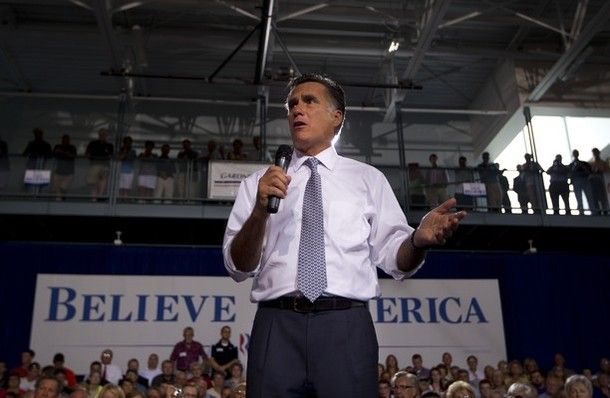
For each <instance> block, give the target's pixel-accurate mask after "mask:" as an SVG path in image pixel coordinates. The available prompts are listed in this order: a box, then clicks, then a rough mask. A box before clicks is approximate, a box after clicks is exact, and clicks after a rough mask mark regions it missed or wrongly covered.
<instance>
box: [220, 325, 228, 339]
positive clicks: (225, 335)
mask: <svg viewBox="0 0 610 398" xmlns="http://www.w3.org/2000/svg"><path fill="white" fill-rule="evenodd" d="M220 337H221V338H223V339H224V340H229V339H230V338H231V328H229V327H224V328H222V329H221V330H220Z"/></svg>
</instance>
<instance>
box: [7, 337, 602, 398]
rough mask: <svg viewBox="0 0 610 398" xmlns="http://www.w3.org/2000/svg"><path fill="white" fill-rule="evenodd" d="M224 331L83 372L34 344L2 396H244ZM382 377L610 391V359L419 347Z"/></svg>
mask: <svg viewBox="0 0 610 398" xmlns="http://www.w3.org/2000/svg"><path fill="white" fill-rule="evenodd" d="M220 336H221V337H220V340H219V341H218V342H217V343H216V344H214V345H212V346H211V350H210V354H209V355H208V354H207V353H206V352H205V350H204V347H203V345H202V344H201V343H200V342H198V341H196V340H194V330H193V328H191V327H187V328H185V329H184V331H183V337H184V339H183V340H181V341H179V342H178V343H176V344H175V345H174V347H173V350H172V352H171V354H170V356H169V357H168V358H166V359H164V360H163V361H162V362H161V363H159V356H158V354H156V353H151V354H150V355H149V356H148V359H147V362H146V366H145V367H143V368H142V367H140V365H139V361H138V359H136V358H132V359H129V361H128V362H127V364H126V367H125V368H124V369H121V367H120V366H119V365H117V364H115V363H113V352H112V350H110V349H104V350H103V351H102V352H101V354H100V358H99V360H94V361H92V362H91V364H90V369H89V372H88V373H87V374H85V375H76V374H75V372H74V371H72V370H71V369H70V368H69V367H67V366H66V365H65V358H64V355H63V354H62V353H57V354H56V355H55V356H54V357H53V364H52V365H48V366H41V365H40V364H39V363H38V362H36V361H35V360H34V359H35V353H34V351H32V350H25V351H24V352H23V353H22V355H21V364H20V365H19V366H17V367H15V368H13V369H10V370H8V369H7V368H6V362H4V361H0V377H1V378H0V398H243V397H245V396H246V379H245V373H244V369H243V366H242V364H241V362H240V361H239V359H238V353H237V348H236V347H235V346H234V345H233V344H232V343H231V328H230V327H229V326H223V327H222V328H221V330H220ZM378 376H379V377H378V387H379V395H378V397H379V398H610V359H608V358H601V359H600V362H599V369H597V370H594V369H582V370H581V371H580V372H579V373H577V372H575V371H574V370H572V369H570V368H569V367H567V365H566V360H565V358H564V356H563V355H562V354H560V353H557V354H555V356H554V358H553V366H552V368H551V369H549V370H548V371H543V370H542V369H541V368H540V367H539V366H538V363H537V361H536V360H535V359H533V358H525V359H524V360H523V361H519V360H512V361H510V362H507V361H505V360H501V361H499V362H498V363H497V364H496V365H495V366H493V365H485V366H484V367H481V366H479V362H478V359H477V357H476V356H474V355H469V356H468V357H467V358H466V366H465V367H460V366H457V365H455V364H454V362H453V356H452V354H451V353H449V352H445V353H443V355H442V358H441V361H440V362H439V363H438V364H437V365H435V366H433V367H431V368H426V367H425V366H424V358H423V357H422V355H420V354H414V355H413V356H412V357H411V364H409V365H408V366H405V367H402V366H400V364H399V361H398V359H397V357H396V356H395V355H393V354H390V355H388V356H387V357H386V358H385V361H384V362H383V363H379V364H378Z"/></svg>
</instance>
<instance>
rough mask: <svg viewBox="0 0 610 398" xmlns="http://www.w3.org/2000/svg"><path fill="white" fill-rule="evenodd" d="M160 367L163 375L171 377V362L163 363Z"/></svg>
mask: <svg viewBox="0 0 610 398" xmlns="http://www.w3.org/2000/svg"><path fill="white" fill-rule="evenodd" d="M161 367H162V369H161V370H162V371H163V374H166V375H171V374H173V373H174V364H172V363H171V362H163V365H161Z"/></svg>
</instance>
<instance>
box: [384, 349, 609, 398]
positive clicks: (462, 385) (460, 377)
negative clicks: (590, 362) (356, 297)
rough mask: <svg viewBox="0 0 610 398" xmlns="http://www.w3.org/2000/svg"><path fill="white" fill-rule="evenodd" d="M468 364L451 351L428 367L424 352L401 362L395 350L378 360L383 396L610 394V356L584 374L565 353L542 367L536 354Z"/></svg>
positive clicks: (564, 397) (599, 397)
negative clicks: (571, 364)
mask: <svg viewBox="0 0 610 398" xmlns="http://www.w3.org/2000/svg"><path fill="white" fill-rule="evenodd" d="M466 364H467V365H466V367H465V368H462V367H459V366H456V365H455V364H454V363H453V356H452V355H451V353H449V352H445V353H443V355H442V358H441V362H440V363H438V364H437V365H436V366H434V367H432V368H426V367H425V366H424V364H423V358H422V356H421V355H420V354H414V355H413V356H412V358H411V364H410V365H409V366H406V367H404V368H403V367H401V366H399V363H398V360H397V358H396V356H395V355H392V354H390V355H388V356H387V357H386V359H385V363H384V364H379V380H378V385H379V398H391V397H394V398H608V397H610V360H609V359H608V358H601V359H600V362H599V369H597V370H595V371H594V370H592V369H582V371H581V372H580V373H576V372H575V371H574V370H572V369H570V368H568V367H567V366H566V360H565V358H564V356H563V355H562V354H561V353H557V354H555V356H554V358H553V366H552V368H551V369H549V370H548V371H546V372H545V371H543V370H542V369H541V368H540V367H539V366H538V363H537V361H536V360H535V359H533V358H525V359H524V360H523V361H519V360H512V361H510V362H507V361H505V360H501V361H499V362H498V363H497V365H496V366H493V365H485V366H484V367H480V366H479V362H478V359H477V357H476V356H474V355H469V356H468V357H467V358H466Z"/></svg>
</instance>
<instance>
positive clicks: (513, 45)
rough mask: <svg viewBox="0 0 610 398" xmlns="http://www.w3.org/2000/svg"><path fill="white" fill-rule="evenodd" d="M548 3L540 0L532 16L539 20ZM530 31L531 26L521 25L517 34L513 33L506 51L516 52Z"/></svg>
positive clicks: (549, 0) (548, 1) (548, 0)
mask: <svg viewBox="0 0 610 398" xmlns="http://www.w3.org/2000/svg"><path fill="white" fill-rule="evenodd" d="M550 2H551V0H541V1H540V2H539V3H538V5H537V6H536V9H535V10H534V12H533V13H532V15H533V16H534V17H536V18H540V16H541V15H542V13H543V12H544V9H545V8H546V7H547V6H548V4H549V3H550ZM530 29H531V25H529V24H523V25H521V26H520V27H519V29H518V30H517V33H515V35H514V36H513V38H512V40H511V41H510V43H509V44H508V47H507V49H508V50H511V51H512V50H516V49H517V48H518V47H519V46H520V45H521V43H523V40H525V37H526V36H527V35H528V33H529V32H530Z"/></svg>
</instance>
